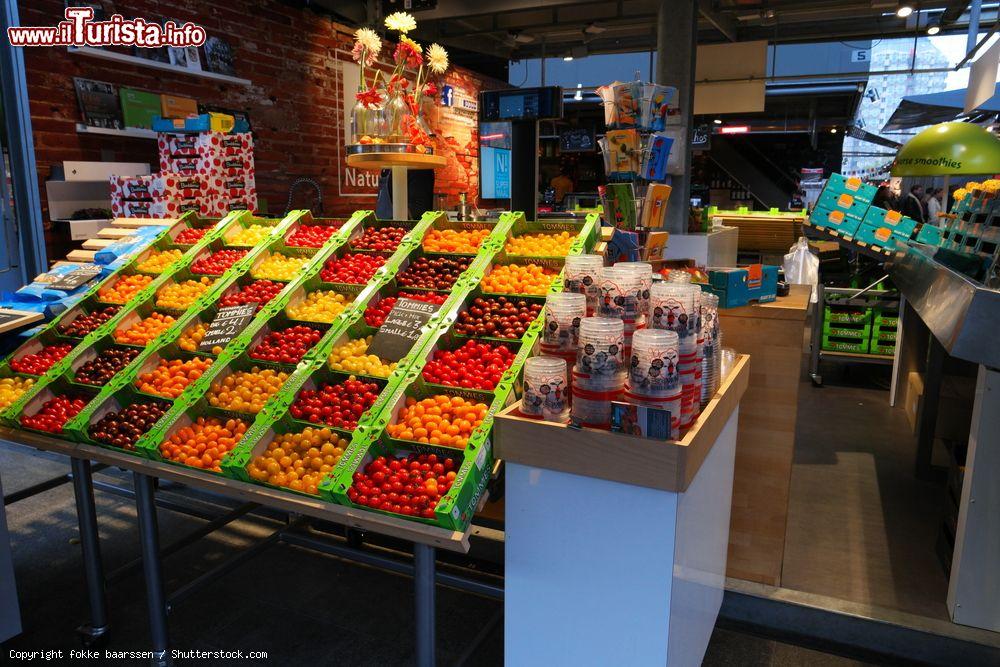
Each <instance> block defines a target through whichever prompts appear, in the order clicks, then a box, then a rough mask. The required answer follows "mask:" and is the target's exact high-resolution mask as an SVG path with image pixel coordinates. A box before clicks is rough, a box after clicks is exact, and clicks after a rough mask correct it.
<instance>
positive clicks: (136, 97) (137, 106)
mask: <svg viewBox="0 0 1000 667" xmlns="http://www.w3.org/2000/svg"><path fill="white" fill-rule="evenodd" d="M119 95H120V97H121V100H122V118H123V119H124V120H125V127H141V128H143V129H146V130H151V129H153V116H159V115H160V96H159V95H158V94H156V93H147V92H146V91H145V90H136V89H135V88H122V89H121V91H120V93H119Z"/></svg>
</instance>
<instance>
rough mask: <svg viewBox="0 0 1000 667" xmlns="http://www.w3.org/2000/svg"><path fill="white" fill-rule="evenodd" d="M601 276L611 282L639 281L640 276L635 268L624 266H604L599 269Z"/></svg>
mask: <svg viewBox="0 0 1000 667" xmlns="http://www.w3.org/2000/svg"><path fill="white" fill-rule="evenodd" d="M601 278H603V279H604V280H611V281H613V282H616V283H617V282H624V281H631V280H636V281H641V280H642V276H641V275H640V274H639V273H638V272H637V271H636V270H635V269H630V268H627V267H624V266H617V265H616V266H606V267H604V269H603V270H602V271H601Z"/></svg>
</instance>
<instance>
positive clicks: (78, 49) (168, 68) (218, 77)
mask: <svg viewBox="0 0 1000 667" xmlns="http://www.w3.org/2000/svg"><path fill="white" fill-rule="evenodd" d="M66 50H67V51H69V52H70V53H73V54H76V55H80V56H88V57H90V58H99V59H101V60H110V61H113V62H116V63H123V64H126V65H136V66H137V67H149V68H150V69H159V70H163V71H165V72H177V73H179V74H188V75H190V76H196V77H200V78H202V79H211V80H213V81H222V82H225V83H231V84H234V85H237V86H249V85H251V81H250V79H241V78H239V77H236V76H229V75H228V74H218V73H216V72H208V71H205V70H197V69H191V68H188V67H180V66H178V65H172V64H170V63H162V62H160V61H158V60H149V59H147V58H140V57H139V56H130V55H129V54H127V53H119V52H117V51H108V50H105V49H96V48H94V47H92V46H68V47H66Z"/></svg>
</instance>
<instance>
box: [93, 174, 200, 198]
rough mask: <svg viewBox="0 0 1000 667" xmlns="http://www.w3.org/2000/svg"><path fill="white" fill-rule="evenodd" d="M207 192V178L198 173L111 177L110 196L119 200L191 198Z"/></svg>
mask: <svg viewBox="0 0 1000 667" xmlns="http://www.w3.org/2000/svg"><path fill="white" fill-rule="evenodd" d="M207 194H209V189H208V179H207V178H205V177H204V176H201V175H198V174H183V173H178V172H160V173H157V174H148V175H144V176H112V177H111V197H112V198H115V197H117V198H119V199H121V200H131V201H136V200H157V199H164V198H168V197H169V198H172V199H191V198H192V197H200V196H203V195H207Z"/></svg>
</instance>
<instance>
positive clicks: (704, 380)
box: [701, 292, 722, 409]
mask: <svg viewBox="0 0 1000 667" xmlns="http://www.w3.org/2000/svg"><path fill="white" fill-rule="evenodd" d="M701 330H702V335H703V336H704V340H705V346H704V354H703V356H702V362H701V407H702V409H704V407H705V405H707V404H708V402H709V401H710V400H711V399H712V397H713V396H715V392H717V391H718V390H719V384H720V383H721V382H722V369H721V364H722V332H721V330H720V328H719V297H718V296H716V295H715V294H711V293H710V292H705V293H703V294H702V295H701Z"/></svg>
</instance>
